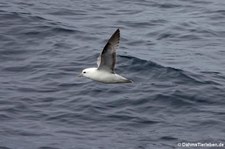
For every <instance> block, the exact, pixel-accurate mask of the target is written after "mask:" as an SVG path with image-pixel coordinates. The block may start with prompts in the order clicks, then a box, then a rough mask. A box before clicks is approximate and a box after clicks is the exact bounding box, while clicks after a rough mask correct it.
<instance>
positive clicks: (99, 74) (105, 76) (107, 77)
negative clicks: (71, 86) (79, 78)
mask: <svg viewBox="0 0 225 149" xmlns="http://www.w3.org/2000/svg"><path fill="white" fill-rule="evenodd" d="M82 72H83V73H82V74H83V76H85V77H87V78H89V79H92V80H95V81H99V82H104V83H131V82H132V81H131V80H128V79H126V78H125V77H122V76H120V75H118V74H115V73H110V72H108V71H104V70H98V68H86V69H84V70H83V71H82Z"/></svg>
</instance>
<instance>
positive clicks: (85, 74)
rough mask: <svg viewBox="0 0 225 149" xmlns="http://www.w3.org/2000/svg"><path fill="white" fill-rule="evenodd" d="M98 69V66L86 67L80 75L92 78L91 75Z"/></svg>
mask: <svg viewBox="0 0 225 149" xmlns="http://www.w3.org/2000/svg"><path fill="white" fill-rule="evenodd" d="M95 70H96V68H86V69H84V70H82V72H81V74H80V76H84V77H87V78H90V75H91V74H92V73H93V72H94V71H95Z"/></svg>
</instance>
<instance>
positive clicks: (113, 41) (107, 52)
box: [97, 29, 120, 73]
mask: <svg viewBox="0 0 225 149" xmlns="http://www.w3.org/2000/svg"><path fill="white" fill-rule="evenodd" d="M119 41H120V30H119V29H117V30H116V31H115V33H114V34H113V35H112V36H111V38H110V39H109V41H108V42H107V44H106V45H105V47H104V49H103V50H102V52H101V54H100V55H99V57H98V60H97V64H98V69H99V70H105V71H109V72H112V73H114V68H115V64H116V49H117V47H118V46H119Z"/></svg>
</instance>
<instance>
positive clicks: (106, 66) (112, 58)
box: [81, 29, 132, 83]
mask: <svg viewBox="0 0 225 149" xmlns="http://www.w3.org/2000/svg"><path fill="white" fill-rule="evenodd" d="M119 40H120V30H119V29H117V30H116V31H115V33H114V34H113V35H112V36H111V38H110V39H109V41H108V42H107V44H106V45H105V47H104V49H103V50H102V52H101V54H100V55H99V57H98V59H97V65H98V68H86V69H84V70H83V71H82V73H81V75H82V76H84V77H87V78H89V79H92V80H95V81H99V82H103V83H132V81H131V80H129V79H127V78H125V77H122V76H120V75H118V74H116V73H115V70H114V69H115V64H116V49H117V47H118V46H119Z"/></svg>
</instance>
